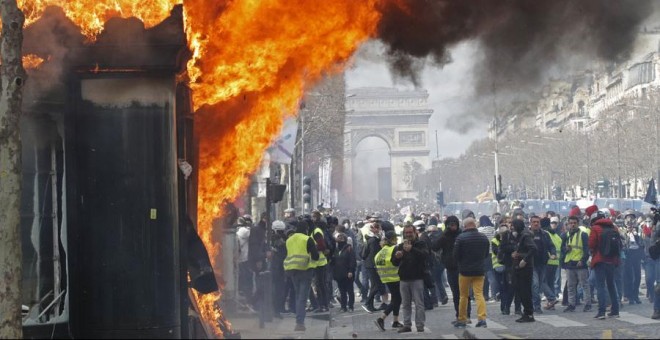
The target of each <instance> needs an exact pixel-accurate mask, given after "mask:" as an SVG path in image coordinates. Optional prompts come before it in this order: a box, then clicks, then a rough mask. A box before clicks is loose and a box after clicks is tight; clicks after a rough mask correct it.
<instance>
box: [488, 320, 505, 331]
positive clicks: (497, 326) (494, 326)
mask: <svg viewBox="0 0 660 340" xmlns="http://www.w3.org/2000/svg"><path fill="white" fill-rule="evenodd" d="M487 322H488V328H489V329H507V327H506V326H504V325H503V324H501V323H497V322H495V321H493V320H490V319H488V320H487Z"/></svg>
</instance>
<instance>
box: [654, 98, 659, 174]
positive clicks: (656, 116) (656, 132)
mask: <svg viewBox="0 0 660 340" xmlns="http://www.w3.org/2000/svg"><path fill="white" fill-rule="evenodd" d="M658 160H659V159H658V110H657V108H656V109H655V171H656V177H655V178H656V185H658V184H657V181H658V180H660V165H658Z"/></svg>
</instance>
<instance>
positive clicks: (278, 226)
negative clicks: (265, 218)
mask: <svg viewBox="0 0 660 340" xmlns="http://www.w3.org/2000/svg"><path fill="white" fill-rule="evenodd" d="M284 229H286V225H285V224H284V222H282V221H280V220H276V221H273V230H275V231H277V230H284Z"/></svg>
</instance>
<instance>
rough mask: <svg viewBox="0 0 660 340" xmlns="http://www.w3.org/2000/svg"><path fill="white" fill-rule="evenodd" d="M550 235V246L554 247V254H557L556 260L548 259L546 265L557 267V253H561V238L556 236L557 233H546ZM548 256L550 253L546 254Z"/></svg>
mask: <svg viewBox="0 0 660 340" xmlns="http://www.w3.org/2000/svg"><path fill="white" fill-rule="evenodd" d="M547 233H548V234H549V235H550V239H551V240H552V244H554V245H555V252H556V254H557V258H556V259H554V260H551V259H548V264H549V265H553V266H558V265H559V252H560V251H561V236H559V235H557V233H554V234H553V233H551V232H547ZM548 255H550V252H548Z"/></svg>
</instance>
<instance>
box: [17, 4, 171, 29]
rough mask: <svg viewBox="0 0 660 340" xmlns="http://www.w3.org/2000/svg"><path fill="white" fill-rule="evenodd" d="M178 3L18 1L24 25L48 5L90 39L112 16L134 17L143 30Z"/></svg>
mask: <svg viewBox="0 0 660 340" xmlns="http://www.w3.org/2000/svg"><path fill="white" fill-rule="evenodd" d="M181 2H182V0H18V1H17V3H18V7H19V8H20V9H21V10H23V13H24V14H25V25H26V26H28V25H30V24H31V23H33V22H35V21H36V20H37V19H39V18H40V17H41V14H43V11H44V9H45V8H46V7H48V6H58V7H61V8H62V9H63V10H64V12H65V13H66V15H67V17H69V19H71V20H72V21H73V22H75V23H76V24H77V25H78V26H80V29H81V31H82V33H83V34H85V35H86V36H88V37H90V38H93V37H94V36H96V35H97V34H99V33H100V32H101V30H103V23H105V22H106V21H108V19H110V18H112V17H124V18H127V17H136V18H139V19H140V20H142V22H144V24H145V25H146V26H147V27H151V26H154V25H156V24H158V23H160V22H161V21H163V19H165V18H167V17H168V16H169V15H170V11H171V10H172V7H173V6H174V5H176V4H180V3H181Z"/></svg>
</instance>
